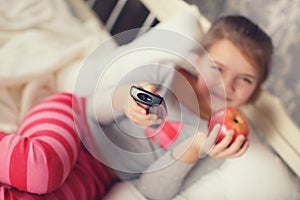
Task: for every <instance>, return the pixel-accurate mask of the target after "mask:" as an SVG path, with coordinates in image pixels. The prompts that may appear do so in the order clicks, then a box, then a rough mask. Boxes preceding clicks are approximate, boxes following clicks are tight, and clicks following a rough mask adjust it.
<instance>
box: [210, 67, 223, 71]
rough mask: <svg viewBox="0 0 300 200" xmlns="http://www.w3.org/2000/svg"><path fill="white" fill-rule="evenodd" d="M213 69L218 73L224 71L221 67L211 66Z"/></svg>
mask: <svg viewBox="0 0 300 200" xmlns="http://www.w3.org/2000/svg"><path fill="white" fill-rule="evenodd" d="M211 68H212V69H213V70H216V71H218V72H221V71H222V68H221V67H219V66H211Z"/></svg>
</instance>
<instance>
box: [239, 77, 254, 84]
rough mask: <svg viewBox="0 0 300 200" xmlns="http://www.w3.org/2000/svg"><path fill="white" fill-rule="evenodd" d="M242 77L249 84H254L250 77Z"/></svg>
mask: <svg viewBox="0 0 300 200" xmlns="http://www.w3.org/2000/svg"><path fill="white" fill-rule="evenodd" d="M241 79H242V81H244V82H245V83H247V84H252V80H251V79H250V78H248V77H242V78H241Z"/></svg>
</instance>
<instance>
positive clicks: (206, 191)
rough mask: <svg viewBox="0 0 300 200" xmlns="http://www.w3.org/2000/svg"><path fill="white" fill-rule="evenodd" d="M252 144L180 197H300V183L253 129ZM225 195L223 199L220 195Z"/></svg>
mask: <svg viewBox="0 0 300 200" xmlns="http://www.w3.org/2000/svg"><path fill="white" fill-rule="evenodd" d="M249 140H250V146H249V149H248V150H247V152H246V153H245V154H244V155H243V156H242V157H240V158H234V159H228V160H226V161H225V162H224V164H222V166H221V167H220V168H219V169H216V170H214V171H212V172H211V173H209V174H207V175H205V176H203V177H202V178H201V179H199V180H198V181H197V182H195V183H194V184H193V185H192V186H191V187H189V188H188V189H187V190H186V191H184V192H183V193H182V194H181V195H180V196H181V197H182V198H185V199H189V200H190V199H201V198H204V199H205V198H208V199H215V197H218V199H230V200H240V199H243V200H247V199H249V200H252V199H257V200H264V199H272V200H282V199H289V200H298V199H300V182H299V179H298V178H297V176H295V175H294V174H293V173H292V172H291V171H290V169H289V168H288V167H287V166H286V165H285V164H284V163H283V162H282V160H281V159H280V158H279V157H278V156H277V154H276V153H275V152H274V151H273V150H272V149H271V148H269V146H268V145H267V144H266V143H264V142H263V140H261V139H260V137H259V135H258V134H257V132H256V130H255V129H253V128H252V130H251V134H250V137H249ZM220 197H221V198H220Z"/></svg>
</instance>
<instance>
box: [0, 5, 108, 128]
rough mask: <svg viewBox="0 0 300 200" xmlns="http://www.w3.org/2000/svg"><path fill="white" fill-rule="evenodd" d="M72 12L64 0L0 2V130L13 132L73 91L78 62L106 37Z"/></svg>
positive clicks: (96, 25) (91, 21) (96, 23)
mask: <svg viewBox="0 0 300 200" xmlns="http://www.w3.org/2000/svg"><path fill="white" fill-rule="evenodd" d="M72 12H73V11H71V9H70V7H69V4H68V3H67V1H62V0H26V1H20V0H12V1H1V6H0V13H1V19H0V44H1V48H0V60H1V65H0V113H1V115H0V131H7V132H13V131H15V130H16V128H17V127H18V124H19V123H20V121H21V120H22V118H23V116H24V114H25V113H26V112H27V111H28V109H30V108H31V107H32V106H33V105H35V104H36V103H37V102H38V101H40V100H41V99H42V98H44V97H45V96H47V95H49V94H50V93H53V92H56V91H61V90H65V91H72V89H73V85H74V84H73V82H74V79H75V78H76V70H77V69H78V68H79V65H80V64H81V62H82V60H83V59H84V58H85V57H86V56H87V54H88V53H89V51H90V50H91V49H92V48H93V47H94V46H95V45H96V44H98V43H99V42H101V41H103V40H105V39H107V37H109V36H110V35H109V34H108V32H106V31H105V29H104V28H103V27H102V26H101V24H100V23H99V21H97V20H96V18H89V19H86V20H85V21H82V20H81V19H79V18H77V17H74V15H73V13H72Z"/></svg>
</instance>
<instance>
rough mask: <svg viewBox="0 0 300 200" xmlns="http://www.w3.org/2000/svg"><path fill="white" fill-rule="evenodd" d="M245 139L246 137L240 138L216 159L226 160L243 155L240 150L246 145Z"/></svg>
mask: <svg viewBox="0 0 300 200" xmlns="http://www.w3.org/2000/svg"><path fill="white" fill-rule="evenodd" d="M245 139H246V138H245V136H238V137H237V139H236V140H235V141H234V142H233V143H232V144H231V145H230V146H229V147H227V148H226V149H224V150H223V151H221V152H220V153H218V155H216V157H217V158H218V159H224V158H232V157H237V156H239V155H242V153H243V152H240V150H241V149H242V146H243V145H244V143H245Z"/></svg>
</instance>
